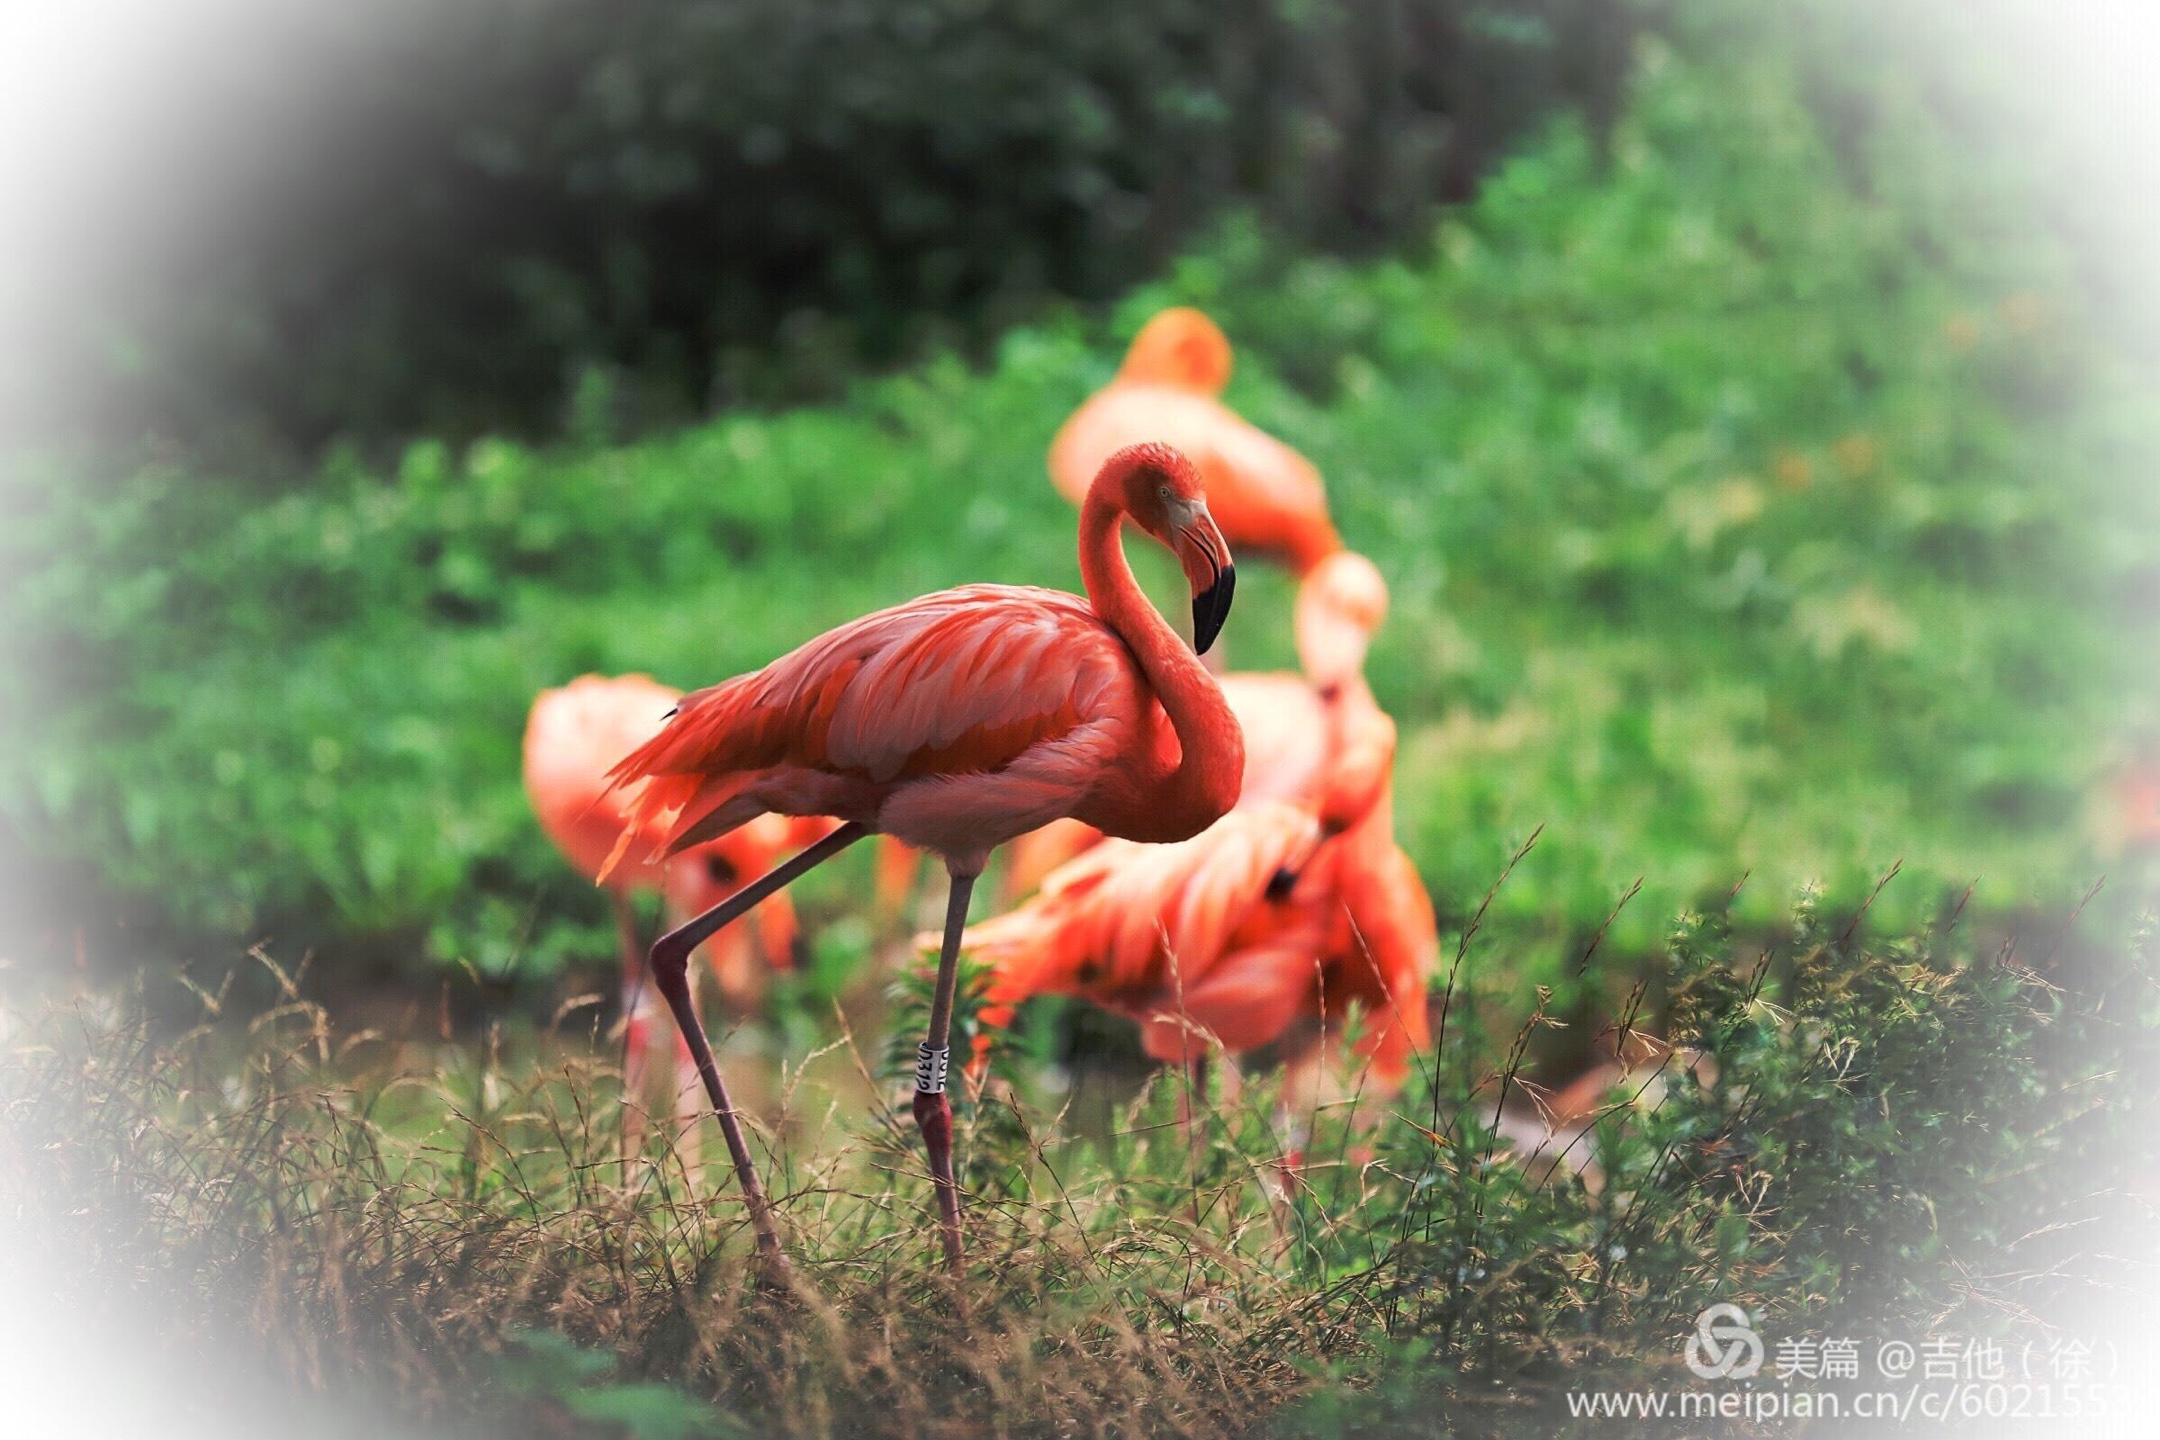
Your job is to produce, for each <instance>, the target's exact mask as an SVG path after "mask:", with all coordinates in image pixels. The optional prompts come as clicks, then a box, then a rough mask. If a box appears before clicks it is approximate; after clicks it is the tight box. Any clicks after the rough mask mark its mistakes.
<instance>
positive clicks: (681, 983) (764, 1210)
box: [652, 822, 869, 1280]
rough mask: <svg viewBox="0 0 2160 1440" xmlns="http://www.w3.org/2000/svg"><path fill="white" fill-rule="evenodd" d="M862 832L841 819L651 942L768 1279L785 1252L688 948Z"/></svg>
mask: <svg viewBox="0 0 2160 1440" xmlns="http://www.w3.org/2000/svg"><path fill="white" fill-rule="evenodd" d="M868 833H869V827H868V826H866V825H861V824H856V823H853V822H850V823H848V824H846V825H842V826H841V827H840V828H839V829H837V830H835V831H833V832H832V834H830V835H827V836H826V837H825V838H824V839H822V840H820V841H818V842H817V844H815V845H812V846H810V847H809V848H808V849H806V850H804V851H803V852H802V853H801V854H799V855H797V856H796V857H795V858H794V859H792V860H789V861H787V862H785V863H784V864H780V865H775V866H774V867H773V868H772V869H771V870H769V871H767V872H766V873H765V874H764V875H763V876H762V877H760V878H759V879H757V880H754V881H752V882H751V883H750V884H748V885H745V886H744V887H743V888H742V889H740V890H738V891H736V892H735V893H734V894H733V895H730V896H729V897H728V898H727V899H725V900H723V901H721V902H720V903H719V904H718V905H715V906H713V908H712V909H710V910H708V911H706V912H705V913H704V914H703V915H700V916H698V917H697V918H696V919H695V920H691V921H689V922H687V923H685V924H682V925H679V926H677V927H676V928H675V929H673V930H670V931H669V932H668V933H667V934H665V935H663V936H661V937H660V938H659V939H658V940H656V941H654V942H653V947H652V977H653V984H654V986H655V987H657V988H658V990H659V991H660V994H661V996H662V998H664V999H665V1000H666V1001H667V1003H668V1009H670V1010H672V1011H673V1012H674V1013H675V1024H676V1026H677V1027H678V1028H679V1029H680V1030H681V1031H682V1034H683V1039H684V1040H686V1041H687V1042H689V1045H690V1058H691V1059H692V1060H694V1061H696V1062H697V1070H698V1076H699V1078H700V1079H702V1080H703V1081H704V1082H705V1094H706V1095H707V1096H708V1097H709V1098H710V1099H711V1100H712V1106H713V1114H714V1116H715V1118H717V1119H718V1120H719V1121H720V1133H721V1134H722V1135H723V1136H725V1137H726V1139H727V1147H728V1157H729V1158H730V1159H732V1160H733V1161H734V1162H735V1178H736V1179H737V1181H739V1182H740V1183H741V1185H742V1192H743V1204H744V1206H745V1207H747V1208H748V1209H749V1211H750V1224H751V1227H752V1228H753V1229H755V1230H756V1231H757V1242H758V1251H759V1253H760V1254H761V1255H762V1256H763V1257H764V1261H765V1266H766V1270H767V1273H768V1274H769V1275H770V1276H771V1277H772V1278H773V1279H774V1280H783V1279H784V1278H785V1277H786V1275H787V1271H788V1264H787V1257H786V1256H785V1255H784V1254H782V1253H781V1250H780V1235H779V1232H778V1231H777V1230H775V1229H774V1228H773V1219H772V1206H771V1205H770V1204H768V1203H767V1201H766V1199H765V1187H764V1186H763V1185H762V1184H760V1183H759V1181H758V1175H757V1168H756V1166H754V1165H753V1164H752V1163H751V1161H750V1146H749V1144H748V1143H747V1142H746V1141H744V1139H743V1132H742V1124H741V1122H740V1121H738V1120H737V1119H736V1118H735V1106H734V1103H733V1102H732V1101H730V1100H729V1099H728V1093H727V1082H726V1081H725V1080H723V1079H721V1078H720V1066H719V1065H718V1063H716V1062H715V1061H714V1059H713V1052H712V1042H711V1041H709V1040H707V1039H706V1038H705V1027H704V1026H703V1025H701V1024H700V1023H698V1017H697V1008H696V1007H695V1006H694V1005H692V1004H691V1000H690V954H691V952H692V951H694V950H696V949H697V947H698V946H699V945H700V944H702V943H704V941H705V939H706V938H707V937H708V936H710V935H712V934H713V933H714V932H715V931H717V930H719V929H720V928H721V927H722V926H723V925H726V924H728V923H729V922H730V921H732V920H734V919H736V918H737V917H739V916H741V915H743V914H744V913H746V912H747V911H748V910H749V909H750V908H751V907H752V906H753V905H756V904H757V903H758V902H759V901H760V900H763V899H764V898H765V897H766V896H767V895H770V894H772V893H773V892H774V891H775V890H779V889H781V888H783V887H784V886H786V885H787V884H788V883H789V882H791V881H793V880H794V879H795V878H796V877H797V876H799V875H801V874H803V873H804V872H805V871H808V870H813V869H815V868H816V867H818V866H819V865H822V864H824V863H825V862H826V861H827V860H830V859H831V858H832V857H833V856H835V855H837V854H839V853H840V852H841V851H842V850H845V849H847V847H848V846H850V845H852V844H854V843H855V842H856V841H857V840H860V839H862V837H863V836H865V835H867V834H868Z"/></svg>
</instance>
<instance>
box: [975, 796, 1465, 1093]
mask: <svg viewBox="0 0 2160 1440" xmlns="http://www.w3.org/2000/svg"><path fill="white" fill-rule="evenodd" d="M1389 810H1390V807H1389V804H1388V802H1387V801H1386V800H1384V799H1383V800H1382V801H1381V802H1380V803H1379V804H1377V805H1375V806H1374V807H1373V808H1372V809H1371V810H1369V811H1368V812H1367V814H1366V815H1365V817H1364V818H1363V819H1361V820H1360V822H1359V823H1358V824H1357V826H1355V827H1353V828H1352V829H1351V830H1350V831H1348V832H1346V833H1345V834H1344V835H1342V836H1341V837H1340V838H1338V839H1336V840H1334V841H1329V842H1323V839H1322V829H1321V823H1320V821H1319V820H1318V818H1317V817H1316V816H1315V814H1314V813H1313V811H1312V810H1311V809H1310V808H1309V807H1307V806H1303V805H1297V804H1292V803H1290V802H1287V801H1282V800H1262V801H1258V802H1256V803H1253V804H1249V805H1244V806H1240V807H1239V808H1238V809H1236V810H1235V811H1233V812H1232V813H1231V814H1229V815H1227V816H1225V817H1224V818H1223V819H1221V820H1219V821H1217V822H1216V823H1215V824H1214V825H1212V826H1210V827H1208V829H1207V830H1205V831H1204V832H1202V833H1201V834H1200V835H1198V836H1195V837H1194V838H1193V839H1191V840H1187V841H1184V842H1183V843H1181V844H1176V845H1170V846H1141V845H1133V844H1130V843H1128V842H1125V841H1120V840H1104V841H1103V842H1102V843H1100V844H1098V845H1096V846H1095V847H1093V848H1092V849H1090V850H1089V851H1087V852H1086V853H1085V854H1083V855H1081V856H1079V857H1078V858H1077V859H1075V860H1073V861H1071V862H1069V863H1068V864H1066V865H1064V866H1063V867H1061V868H1060V869H1058V870H1057V871H1056V872H1054V873H1053V874H1052V875H1051V876H1050V878H1049V879H1048V880H1047V881H1046V882H1045V883H1044V885H1043V889H1042V893H1041V894H1040V895H1038V896H1037V897H1035V898H1034V899H1033V900H1031V901H1029V902H1028V903H1027V904H1025V905H1022V906H1021V907H1019V908H1018V909H1016V910H1013V911H1010V912H1008V913H1006V914H1004V915H1000V916H998V917H996V918H994V919H991V920H987V921H984V922H983V923H981V924H979V925H975V926H972V927H970V928H969V930H968V931H967V932H966V934H965V936H964V937H963V939H962V942H961V944H962V948H963V949H964V950H965V951H966V952H967V953H969V954H971V955H974V956H976V957H977V958H978V959H981V960H984V961H986V962H988V963H989V964H990V966H991V978H990V983H989V988H988V990H987V992H986V994H985V996H984V1007H983V1011H982V1019H983V1022H984V1024H985V1027H986V1028H994V1027H1000V1026H1003V1025H1004V1024H1006V1023H1008V1022H1009V1020H1010V1018H1011V1015H1012V1012H1013V1010H1014V1008H1015V1007H1017V1006H1018V1004H1019V1003H1020V1001H1022V1000H1024V999H1026V998H1027V997H1028V996H1030V995H1036V994H1045V993H1048V994H1062V995H1071V996H1076V997H1078V998H1080V999H1084V1000H1087V1001H1089V1002H1090V1003H1093V1004H1095V1005H1099V1006H1101V1007H1102V1008H1104V1009H1107V1010H1111V1011H1114V1012H1116V1013H1119V1014H1123V1015H1126V1016H1128V1017H1130V1018H1131V1019H1133V1020H1135V1021H1136V1022H1138V1024H1139V1026H1140V1038H1141V1044H1142V1046H1143V1047H1144V1048H1145V1049H1146V1051H1147V1053H1148V1054H1149V1055H1151V1056H1153V1057H1155V1058H1156V1059H1158V1060H1162V1061H1165V1062H1169V1063H1176V1064H1182V1065H1186V1066H1191V1067H1193V1068H1194V1073H1195V1075H1196V1076H1204V1072H1203V1071H1202V1070H1200V1069H1199V1066H1200V1064H1201V1062H1203V1061H1204V1060H1205V1058H1206V1056H1207V1055H1208V1053H1209V1052H1210V1049H1211V1048H1212V1047H1213V1046H1215V1045H1220V1046H1222V1047H1223V1048H1224V1049H1226V1050H1229V1051H1232V1052H1244V1051H1250V1050H1255V1049H1258V1048H1259V1047H1261V1046H1263V1045H1269V1044H1275V1043H1277V1042H1284V1041H1286V1040H1289V1039H1292V1038H1294V1037H1293V1031H1294V1030H1295V1029H1296V1027H1298V1026H1299V1024H1300V1022H1301V1021H1312V1020H1317V1021H1320V1022H1321V1027H1320V1029H1321V1031H1322V1032H1324V1031H1325V1030H1326V1028H1327V1027H1328V1026H1331V1025H1332V1026H1338V1027H1339V1025H1340V1023H1341V1021H1342V1020H1343V1018H1344V1017H1345V1016H1346V1015H1347V1013H1348V1012H1349V1010H1350V1008H1351V1006H1352V1005H1356V1006H1358V1007H1359V1008H1361V1009H1362V1010H1363V1011H1364V1012H1365V1019H1366V1029H1365V1031H1364V1033H1363V1035H1362V1036H1361V1038H1360V1039H1359V1041H1358V1043H1357V1046H1356V1048H1357V1050H1358V1052H1359V1053H1360V1054H1362V1055H1364V1056H1365V1057H1366V1058H1367V1059H1368V1060H1369V1061H1370V1062H1371V1070H1370V1078H1371V1081H1372V1085H1373V1088H1374V1090H1375V1091H1376V1092H1378V1093H1382V1094H1392V1093H1394V1092H1395V1091H1397V1090H1399V1089H1400V1088H1401V1086H1402V1084H1403V1082H1404V1080H1405V1079H1406V1078H1407V1077H1408V1074H1409V1057H1410V1055H1411V1053H1412V1052H1413V1050H1415V1049H1417V1048H1420V1047H1422V1046H1424V1045H1425V1044H1426V1043H1428V1041H1429V1039H1430V1032H1429V1030H1428V1027H1427V1021H1426V1016H1425V983H1426V978H1427V976H1429V975H1430V974H1431V971H1432V966H1433V962H1434V959H1435V956H1436V955H1437V952H1438V948H1439V937H1438V934H1437V930H1436V927H1435V924H1434V920H1433V912H1432V905H1431V902H1430V900H1429V899H1428V898H1427V897H1426V894H1425V890H1424V887H1423V885H1422V884H1420V883H1419V880H1418V877H1417V871H1416V867H1415V866H1414V865H1412V864H1411V862H1410V860H1409V857H1408V856H1407V855H1405V854H1403V852H1402V851H1401V849H1400V848H1399V847H1398V846H1396V844H1395V843H1394V837H1393V824H1392V819H1391V816H1390V814H1389ZM1285 873H1293V874H1295V875H1296V880H1295V882H1294V883H1293V884H1292V885H1291V886H1290V888H1289V889H1288V890H1287V891H1285V890H1284V889H1283V888H1282V886H1281V881H1280V877H1281V876H1283V875H1284V874H1285ZM1324 1038H1325V1036H1324V1033H1316V1034H1315V1036H1314V1037H1313V1043H1311V1044H1309V1045H1299V1046H1297V1047H1296V1052H1297V1053H1296V1054H1294V1055H1293V1056H1291V1057H1290V1063H1291V1066H1292V1068H1293V1070H1294V1071H1295V1072H1297V1073H1301V1074H1302V1073H1303V1072H1304V1071H1305V1069H1306V1068H1307V1067H1310V1066H1314V1065H1316V1062H1317V1059H1318V1053H1319V1050H1320V1048H1321V1045H1320V1042H1321V1041H1322V1040H1323V1039H1324ZM980 1054H981V1052H980V1050H979V1051H978V1057H979V1056H980Z"/></svg>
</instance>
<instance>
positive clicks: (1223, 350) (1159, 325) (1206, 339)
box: [1118, 305, 1230, 395]
mask: <svg viewBox="0 0 2160 1440" xmlns="http://www.w3.org/2000/svg"><path fill="white" fill-rule="evenodd" d="M1118 378H1119V379H1121V380H1126V381H1132V382H1137V383H1140V384H1148V385H1170V386H1174V387H1176V388H1177V389H1179V390H1192V391H1196V392H1198V393H1199V394H1202V395H1219V394H1221V393H1222V388H1223V386H1225V385H1227V384H1229V383H1230V341H1229V340H1228V339H1227V338H1226V337H1225V336H1224V335H1223V333H1222V330H1221V328H1220V327H1219V326H1217V325H1216V323H1215V322H1214V321H1213V320H1210V319H1208V317H1207V316H1205V315H1203V314H1201V313H1200V312H1199V311H1198V310H1195V309H1193V308H1191V307H1190V306H1186V305H1180V306H1177V307H1175V308H1173V309H1169V310H1164V311H1162V312H1160V313H1158V314H1157V315H1156V316H1155V318H1154V319H1152V320H1150V321H1148V322H1147V324H1145V325H1143V326H1141V327H1140V333H1139V334H1138V335H1135V336H1134V337H1133V342H1132V348H1130V349H1129V350H1127V351H1126V352H1125V363H1124V364H1123V365H1121V366H1119V367H1118Z"/></svg>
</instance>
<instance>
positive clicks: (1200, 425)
mask: <svg viewBox="0 0 2160 1440" xmlns="http://www.w3.org/2000/svg"><path fill="white" fill-rule="evenodd" d="M1231 360H1232V357H1231V352H1230V341H1229V340H1228V338H1226V337H1225V336H1224V335H1223V332H1222V330H1221V328H1220V327H1218V326H1217V325H1216V324H1215V322H1214V321H1213V320H1210V319H1209V318H1208V317H1207V316H1206V315H1204V314H1202V313H1201V312H1200V311H1198V310H1194V309H1191V308H1189V307H1185V306H1179V307H1175V308H1172V309H1169V310H1164V311H1162V312H1160V313H1158V314H1157V315H1155V316H1154V317H1153V318H1152V319H1150V320H1149V321H1148V322H1147V324H1145V325H1143V326H1142V327H1141V328H1140V333H1139V334H1138V335H1136V336H1134V337H1133V342H1132V345H1131V346H1130V347H1129V348H1128V349H1127V350H1126V352H1125V362H1124V364H1123V365H1121V366H1120V367H1119V369H1118V373H1117V378H1116V379H1115V380H1114V381H1112V382H1111V383H1110V384H1109V385H1107V386H1105V387H1104V388H1103V389H1102V390H1100V391H1098V392H1096V394H1095V395H1094V396H1092V397H1091V398H1090V399H1089V400H1088V401H1087V402H1086V403H1085V404H1083V405H1082V406H1081V407H1080V408H1079V409H1078V410H1076V411H1074V412H1073V414H1072V416H1071V417H1070V418H1069V419H1067V420H1066V422H1065V424H1064V426H1063V427H1062V428H1061V429H1060V430H1059V431H1058V434H1057V437H1056V439H1055V440H1053V441H1052V442H1051V445H1050V479H1051V481H1052V483H1054V484H1055V485H1056V486H1057V488H1058V489H1059V490H1060V491H1061V492H1062V493H1063V494H1064V495H1065V497H1066V498H1067V499H1069V500H1071V501H1072V502H1073V504H1075V505H1078V504H1081V503H1082V502H1083V501H1085V500H1086V498H1087V492H1088V486H1089V484H1090V483H1091V482H1092V481H1093V480H1094V478H1095V475H1096V473H1097V472H1098V471H1099V470H1100V469H1101V468H1102V463H1103V461H1104V460H1105V459H1106V458H1108V457H1109V455H1110V454H1111V453H1112V452H1113V451H1115V450H1118V449H1119V448H1121V447H1123V446H1126V445H1131V444H1136V443H1139V442H1142V441H1150V440H1152V441H1161V442H1165V443H1167V444H1169V445H1171V446H1172V447H1173V448H1175V449H1177V450H1179V451H1182V452H1183V453H1184V454H1186V455H1187V456H1190V457H1191V458H1192V460H1193V461H1194V463H1195V464H1197V465H1198V466H1199V467H1200V473H1201V477H1202V479H1203V480H1205V482H1206V485H1207V499H1208V508H1209V509H1210V511H1212V512H1213V514H1214V516H1215V523H1216V524H1217V525H1219V526H1221V527H1222V533H1223V538H1224V540H1225V541H1227V542H1228V543H1229V545H1230V546H1231V548H1232V549H1234V550H1235V551H1236V552H1237V553H1239V554H1245V553H1247V552H1257V553H1260V554H1265V555H1270V556H1273V557H1275V558H1278V559H1281V560H1282V561H1284V562H1285V563H1286V564H1287V565H1289V567H1290V568H1291V570H1292V571H1293V572H1294V573H1296V574H1300V575H1303V574H1305V573H1307V572H1308V571H1310V570H1311V569H1312V567H1313V566H1315V565H1317V564H1319V563H1320V562H1321V561H1322V560H1324V559H1326V558H1327V557H1328V556H1330V555H1332V554H1334V553H1335V552H1337V551H1339V550H1340V549H1341V548H1342V539H1341V537H1340V536H1338V535H1337V534H1336V533H1335V525H1334V522H1333V521H1331V520H1330V519H1329V518H1328V508H1327V492H1326V489H1325V488H1324V487H1323V486H1322V484H1321V482H1320V473H1319V472H1318V471H1317V470H1315V469H1314V468H1313V467H1312V464H1311V462H1310V461H1308V460H1306V459H1305V457H1304V456H1302V455H1300V454H1298V453H1297V451H1295V450H1293V449H1291V448H1290V447H1289V446H1287V445H1285V444H1283V443H1282V442H1281V441H1280V440H1277V439H1275V438H1274V437H1273V436H1271V435H1269V434H1267V433H1266V432H1265V431H1263V430H1260V429H1258V428H1257V427H1255V426H1254V425H1252V424H1251V423H1250V422H1248V421H1246V420H1245V419H1243V418H1242V417H1241V416H1239V415H1238V414H1237V412H1236V411H1234V410H1232V409H1230V407H1228V406H1227V405H1225V404H1223V403H1222V401H1221V400H1220V399H1218V398H1217V396H1219V395H1220V394H1221V392H1222V388H1223V386H1224V385H1226V384H1228V383H1229V380H1230V367H1231ZM1361 653H1362V652H1361ZM1232 704H1233V705H1236V701H1235V700H1233V701H1232ZM1238 718H1239V719H1240V720H1244V719H1245V718H1246V712H1245V710H1244V709H1243V708H1242V707H1240V708H1239V711H1238ZM1249 774H1250V772H1248V783H1249ZM1100 838H1101V836H1100V834H1099V833H1098V832H1095V831H1093V830H1090V829H1088V828H1087V827H1086V826H1083V825H1080V824H1077V823H1071V822H1067V823H1059V824H1053V825H1049V826H1046V827H1044V828H1043V829H1042V830H1040V831H1037V832H1035V833H1033V834H1029V835H1023V836H1021V837H1020V838H1019V839H1018V840H1016V841H1014V842H1013V844H1012V846H1011V847H1010V848H1009V849H1008V850H1007V852H1006V856H1005V874H1004V878H1003V880H1002V883H1001V886H1000V893H1001V896H1002V898H1003V899H1004V900H1005V901H1006V902H1007V903H1011V902H1013V901H1017V900H1018V899H1020V898H1021V897H1022V896H1024V895H1028V894H1031V893H1033V892H1034V890H1035V889H1036V888H1037V887H1038V886H1040V885H1041V884H1042V881H1043V877H1044V876H1046V875H1048V874H1049V873H1050V872H1051V871H1052V870H1055V869H1056V868H1057V867H1058V866H1060V865H1062V864H1064V863H1065V862H1066V861H1067V860H1070V859H1072V857H1073V856H1075V855H1077V854H1079V853H1080V852H1081V851H1083V850H1085V849H1087V848H1088V846H1090V845H1092V844H1094V843H1095V841H1097V840H1098V839H1100ZM916 862H917V856H916V855H915V853H914V852H913V851H912V850H910V849H908V848H907V847H906V846H904V845H902V844H900V843H899V842H898V841H896V840H894V839H892V838H891V837H890V836H888V837H885V838H884V839H883V840H881V841H880V842H879V845H878V860H877V909H878V914H879V915H880V916H882V917H888V918H889V917H891V916H894V915H898V914H899V913H901V911H902V910H903V909H904V908H905V906H906V904H907V897H908V894H909V892H910V891H911V890H912V889H913V888H914V884H915V872H916Z"/></svg>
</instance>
